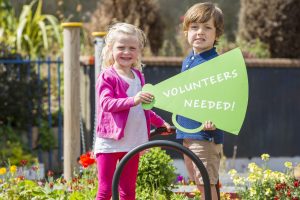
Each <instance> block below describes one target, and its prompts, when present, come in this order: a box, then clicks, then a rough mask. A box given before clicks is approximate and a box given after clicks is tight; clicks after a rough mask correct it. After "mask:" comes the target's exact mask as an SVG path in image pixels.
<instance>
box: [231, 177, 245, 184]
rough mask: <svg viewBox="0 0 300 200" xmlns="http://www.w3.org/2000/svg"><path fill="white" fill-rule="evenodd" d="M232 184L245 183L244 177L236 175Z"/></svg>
mask: <svg viewBox="0 0 300 200" xmlns="http://www.w3.org/2000/svg"><path fill="white" fill-rule="evenodd" d="M233 183H234V185H245V178H243V177H236V178H235V179H233Z"/></svg>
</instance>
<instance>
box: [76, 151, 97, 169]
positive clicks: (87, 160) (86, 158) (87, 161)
mask: <svg viewBox="0 0 300 200" xmlns="http://www.w3.org/2000/svg"><path fill="white" fill-rule="evenodd" d="M91 155H92V154H91V152H87V153H86V154H82V155H81V156H80V160H79V163H80V164H81V166H82V167H83V168H87V167H88V166H90V165H92V164H94V163H95V162H96V161H95V159H94V158H92V156H91Z"/></svg>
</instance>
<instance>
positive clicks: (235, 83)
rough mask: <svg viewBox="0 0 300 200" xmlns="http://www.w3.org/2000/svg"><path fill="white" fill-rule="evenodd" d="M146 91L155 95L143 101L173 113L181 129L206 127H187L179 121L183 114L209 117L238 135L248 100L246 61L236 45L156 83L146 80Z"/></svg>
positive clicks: (222, 127) (218, 126)
mask: <svg viewBox="0 0 300 200" xmlns="http://www.w3.org/2000/svg"><path fill="white" fill-rule="evenodd" d="M142 90H143V91H147V92H150V93H152V94H153V95H154V97H155V99H154V101H153V102H152V103H151V104H143V108H144V109H146V110H147V109H151V108H152V107H153V106H154V107H156V108H159V109H162V110H166V111H168V112H171V113H173V116H172V121H173V124H174V125H175V126H176V128H178V129H179V130H182V131H184V132H188V133H195V132H198V131H200V130H202V129H203V126H200V127H198V128H196V129H186V128H184V127H182V126H181V125H180V124H178V123H177V121H176V115H181V116H184V117H187V118H190V119H193V120H195V121H199V122H201V123H203V122H205V121H207V120H210V121H212V122H213V123H214V124H215V125H216V127H217V128H218V129H221V130H224V131H226V132H229V133H232V134H235V135H238V134H239V131H240V129H241V126H242V124H243V121H244V118H245V114H246V110H247V104H248V77H247V70H246V65H245V61H244V58H243V55H242V52H241V50H240V49H238V48H236V49H234V50H231V51H229V52H227V53H224V54H222V55H220V56H218V57H216V58H214V59H212V60H209V61H207V62H205V63H203V64H200V65H198V66H196V67H194V68H192V69H190V70H187V71H185V72H183V73H180V74H178V75H176V76H173V77H171V78H169V79H167V80H165V81H163V82H160V83H158V84H156V85H151V84H146V85H145V86H144V87H143V89H142Z"/></svg>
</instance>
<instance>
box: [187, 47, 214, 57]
mask: <svg viewBox="0 0 300 200" xmlns="http://www.w3.org/2000/svg"><path fill="white" fill-rule="evenodd" d="M216 53H217V51H216V47H213V48H211V49H209V50H207V51H204V52H202V53H199V54H194V51H193V50H192V52H191V53H190V55H189V57H191V56H200V57H207V56H211V55H212V54H216Z"/></svg>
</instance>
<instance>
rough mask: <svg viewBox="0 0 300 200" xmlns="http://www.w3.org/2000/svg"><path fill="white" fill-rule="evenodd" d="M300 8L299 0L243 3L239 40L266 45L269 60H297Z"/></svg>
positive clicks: (261, 0) (245, 1)
mask: <svg viewBox="0 0 300 200" xmlns="http://www.w3.org/2000/svg"><path fill="white" fill-rule="evenodd" d="M299 9H300V1H299V0H286V1H284V0H242V1H241V10H240V18H239V30H238V37H239V38H240V39H242V40H246V41H248V42H252V41H255V40H257V39H259V40H260V41H262V42H263V43H266V44H267V45H268V46H269V51H270V53H271V57H285V58H299V55H300V43H299V42H298V41H299V39H300V35H299V32H300V23H298V22H297V20H298V19H299V18H300V12H299Z"/></svg>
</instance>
